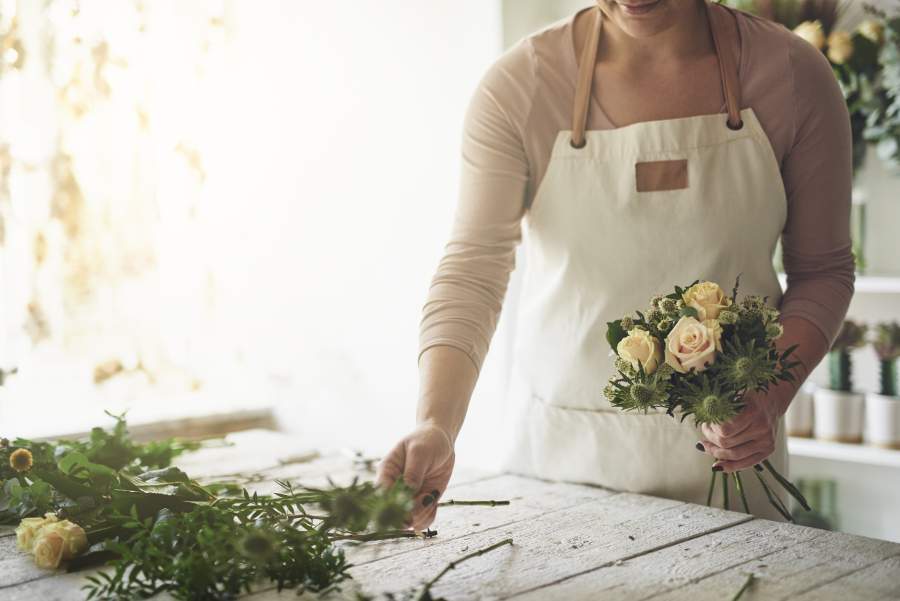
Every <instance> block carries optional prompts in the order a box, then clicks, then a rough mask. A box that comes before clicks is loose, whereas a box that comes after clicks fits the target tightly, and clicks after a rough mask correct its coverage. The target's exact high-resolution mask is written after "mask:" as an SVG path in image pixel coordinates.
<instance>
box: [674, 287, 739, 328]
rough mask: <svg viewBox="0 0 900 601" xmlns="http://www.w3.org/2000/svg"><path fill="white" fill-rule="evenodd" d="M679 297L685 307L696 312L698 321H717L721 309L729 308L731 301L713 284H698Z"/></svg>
mask: <svg viewBox="0 0 900 601" xmlns="http://www.w3.org/2000/svg"><path fill="white" fill-rule="evenodd" d="M681 296H682V300H683V301H684V304H685V305H687V306H688V307H693V308H694V309H696V310H697V315H698V316H699V319H700V321H705V320H707V319H717V318H718V317H719V313H721V312H722V309H724V308H726V307H730V306H731V299H730V298H728V297H727V296H725V292H724V291H723V290H722V288H721V287H720V286H719V285H718V284H716V283H715V282H698V283H697V284H694V285H693V286H691V287H690V288H688V289H687V290H685V292H684V294H682V295H681Z"/></svg>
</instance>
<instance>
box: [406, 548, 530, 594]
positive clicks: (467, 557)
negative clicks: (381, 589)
mask: <svg viewBox="0 0 900 601" xmlns="http://www.w3.org/2000/svg"><path fill="white" fill-rule="evenodd" d="M511 544H513V539H511V538H507V539H505V540H502V541H500V542H499V543H494V544H493V545H491V546H489V547H485V548H483V549H479V550H478V551H475V552H473V553H469V554H468V555H464V556H462V557H460V558H459V559H457V560H456V561H451V562H450V563H448V564H447V566H446V567H445V568H444V569H443V570H441V571H440V573H438V575H437V576H435V577H434V578H432V579H431V580H429V581H428V582H426V583H425V588H424V589H422V594H421V595H419V597H418V598H419V599H431V596H430V595H429V594H428V593H429V592H430V591H431V587H433V586H434V585H435V584H437V581H438V580H440V579H441V578H443V577H444V575H445V574H446V573H447V572H449V571H450V570H455V569H456V566H458V565H459V564H461V563H463V562H464V561H468V560H470V559H473V558H475V557H478V556H479V555H484V554H485V553H490V552H491V551H493V550H495V549H499V548H500V547H502V546H504V545H511Z"/></svg>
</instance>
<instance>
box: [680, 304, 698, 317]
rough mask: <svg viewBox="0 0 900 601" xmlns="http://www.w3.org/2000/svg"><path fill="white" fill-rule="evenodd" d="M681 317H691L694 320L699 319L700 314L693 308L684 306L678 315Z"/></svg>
mask: <svg viewBox="0 0 900 601" xmlns="http://www.w3.org/2000/svg"><path fill="white" fill-rule="evenodd" d="M678 314H679V315H680V316H681V317H693V318H694V319H700V313H699V312H698V311H697V309H695V308H694V307H689V306H687V305H685V306H684V307H682V309H681V311H679V313H678Z"/></svg>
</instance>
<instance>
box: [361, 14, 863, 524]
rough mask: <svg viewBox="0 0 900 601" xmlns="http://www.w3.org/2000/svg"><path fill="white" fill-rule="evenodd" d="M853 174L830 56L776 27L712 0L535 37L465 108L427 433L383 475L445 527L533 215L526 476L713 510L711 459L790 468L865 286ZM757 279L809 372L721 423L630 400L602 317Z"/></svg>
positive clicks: (729, 464) (519, 430)
mask: <svg viewBox="0 0 900 601" xmlns="http://www.w3.org/2000/svg"><path fill="white" fill-rule="evenodd" d="M850 180H851V137H850V126H849V118H848V114H847V109H846V106H845V104H844V101H843V98H842V96H841V92H840V90H839V88H838V85H837V83H836V81H835V78H834V76H833V74H832V72H831V69H830V66H829V64H828V62H827V60H826V59H825V58H824V57H823V56H822V55H821V53H820V52H819V51H818V50H817V49H816V48H814V47H813V46H811V45H810V44H808V43H807V42H806V41H804V40H803V39H801V38H799V37H797V36H796V35H794V34H792V33H791V32H789V31H787V30H786V29H784V28H783V27H781V26H780V25H776V24H773V23H770V22H768V21H765V20H762V19H759V18H756V17H753V16H750V15H747V14H744V13H741V12H738V11H734V10H731V9H728V8H725V7H723V6H720V5H718V4H714V3H711V2H709V1H708V0H598V1H597V3H596V6H590V7H587V8H585V9H582V10H580V11H578V12H577V13H576V14H574V15H573V16H572V17H571V18H569V19H566V20H564V21H560V22H557V23H555V24H553V25H551V26H549V27H547V28H545V29H543V30H542V31H539V32H537V33H535V34H533V35H531V36H528V37H527V38H525V39H523V40H522V41H520V42H519V43H518V44H517V45H516V46H515V47H513V48H512V49H510V50H509V51H508V52H506V53H505V54H504V55H503V56H502V57H501V58H500V59H498V60H497V61H496V62H495V63H494V64H493V65H492V67H491V68H490V69H489V70H488V72H487V74H486V75H485V76H484V78H483V79H482V81H481V83H480V85H479V87H478V89H477V91H476V93H475V96H474V97H473V99H472V101H471V104H470V106H469V110H468V113H467V118H466V123H465V136H464V140H463V173H462V186H461V195H460V200H459V205H458V209H457V214H456V218H455V224H454V229H453V234H452V237H451V240H450V242H449V244H448V245H447V247H446V254H445V256H444V258H443V259H442V261H441V263H440V265H439V267H438V270H437V274H436V275H435V277H434V280H433V282H432V286H431V289H430V292H429V298H428V301H427V303H426V304H425V308H424V313H423V317H422V322H421V340H420V355H419V371H420V378H421V382H420V387H421V394H420V399H419V405H418V412H417V418H418V426H417V427H416V428H415V429H414V430H413V431H412V433H410V434H409V435H408V436H406V437H405V438H403V439H402V440H401V441H400V442H399V443H398V444H397V445H396V446H395V447H394V448H393V449H392V450H391V451H390V453H389V454H388V455H387V456H386V457H385V459H384V461H383V462H382V464H381V465H380V468H379V474H378V481H379V482H380V483H381V484H383V485H387V484H390V483H391V482H393V481H394V480H395V479H396V478H398V477H399V476H400V475H402V476H403V477H404V478H405V481H406V482H407V483H408V484H409V485H410V486H412V487H413V488H414V489H415V490H416V491H417V496H416V505H415V509H414V511H413V513H412V516H411V525H412V526H413V527H414V528H417V529H421V528H424V527H425V526H427V525H428V524H430V523H431V522H432V520H433V519H434V517H435V511H436V506H437V503H436V501H437V498H438V497H440V495H441V494H442V493H443V491H444V489H445V488H446V486H447V482H448V480H449V478H450V475H451V472H452V469H453V462H454V452H453V444H454V441H455V439H456V436H457V434H458V433H459V430H460V428H461V426H462V423H463V419H464V416H465V413H466V408H467V405H468V400H469V397H470V395H471V393H472V390H473V387H474V384H475V381H476V379H477V376H478V372H479V370H480V368H481V365H482V362H483V360H484V356H485V354H486V353H487V349H488V345H489V342H490V339H491V336H492V335H493V331H494V327H495V324H496V321H497V318H498V314H499V312H500V308H501V302H502V299H503V297H504V295H505V291H506V285H507V282H508V278H509V273H510V271H511V269H512V268H513V266H514V258H515V254H514V252H515V247H516V245H517V244H518V243H519V242H520V240H521V239H522V235H521V234H522V232H523V228H522V227H521V226H522V224H525V226H526V227H525V228H524V234H525V241H526V244H525V248H526V250H527V252H528V262H527V270H528V271H527V273H526V276H525V283H524V289H523V292H522V295H523V296H522V301H521V302H522V308H521V313H520V314H519V316H518V319H517V331H516V344H515V350H514V354H513V367H512V372H511V374H512V385H511V387H510V395H511V399H512V400H513V401H514V403H515V406H516V416H515V419H514V420H513V421H512V424H511V428H512V433H513V438H514V440H513V444H512V446H511V448H510V452H509V456H508V459H507V464H506V465H507V467H508V468H509V470H510V471H513V472H516V473H521V474H525V475H530V476H536V477H541V478H548V479H555V480H566V481H576V482H585V483H592V484H597V485H601V486H606V487H610V488H613V489H617V490H626V491H632V492H640V493H648V494H654V495H659V496H665V497H670V498H677V499H682V500H685V501H690V502H695V503H704V502H705V498H706V491H707V486H708V483H709V477H710V471H709V470H710V465H712V469H713V470H715V471H725V472H733V471H737V470H741V469H746V468H749V467H751V466H753V465H754V464H756V463H758V462H760V461H761V460H762V459H764V458H766V457H769V459H770V460H771V461H772V462H773V463H774V464H775V465H776V467H781V468H782V469H784V468H785V467H786V466H785V462H786V451H785V435H784V430H783V428H782V425H781V423H782V420H781V416H782V415H783V414H784V412H785V411H786V409H787V407H788V405H789V404H790V402H791V399H792V398H793V395H794V393H795V391H796V386H797V385H799V382H802V381H803V379H805V378H806V376H807V375H808V372H809V369H811V368H812V367H813V366H815V365H816V364H817V363H818V362H819V361H820V360H821V358H822V357H823V356H824V354H825V353H826V352H827V350H828V348H829V346H830V344H831V342H832V340H833V339H834V338H835V336H836V334H837V331H838V329H839V327H840V325H841V322H842V320H843V318H844V315H845V313H846V310H847V306H848V304H849V302H850V298H851V296H852V293H853V281H854V275H853V274H854V263H853V258H852V255H851V251H850V240H849V225H848V222H849V212H850V186H851V181H850ZM779 237H781V238H782V245H783V252H784V255H783V257H784V265H785V271H786V272H787V275H788V284H787V288H786V290H785V291H784V294H783V295H782V291H781V288H780V285H779V283H778V280H777V278H776V274H775V271H774V269H773V267H772V256H773V252H774V249H775V245H776V242H777V240H778V238H779ZM738 274H741V292H742V294H758V295H761V296H767V297H768V298H769V302H770V303H771V304H772V305H774V306H779V307H780V308H781V311H782V324H783V326H784V332H785V333H784V336H783V337H782V338H781V339H780V340H779V344H780V345H781V346H782V347H786V346H789V345H792V344H799V345H800V346H799V350H798V353H799V356H798V358H799V359H800V360H801V361H802V364H803V367H802V368H801V369H800V370H799V373H798V374H797V375H798V376H799V378H798V383H797V384H787V383H786V384H782V385H779V386H778V387H775V388H772V389H770V391H769V393H768V394H767V395H761V394H752V395H748V396H749V398H748V402H747V406H746V409H744V411H743V412H742V413H741V414H740V415H739V416H738V417H736V418H735V419H734V420H732V421H731V422H729V423H726V424H722V425H721V426H712V427H706V426H704V427H703V428H702V430H697V429H695V428H694V427H693V426H691V425H690V423H689V420H688V421H686V422H685V423H680V422H678V421H676V420H673V419H671V418H670V417H669V416H667V415H665V414H662V413H651V414H647V415H642V414H632V413H628V414H626V413H622V412H619V411H617V410H616V409H614V408H612V407H611V406H610V405H609V403H608V401H606V399H605V398H604V397H603V392H602V391H603V388H604V386H605V384H606V381H607V378H608V376H609V375H610V374H611V373H612V369H613V364H612V358H611V357H610V356H609V352H608V347H607V345H606V342H605V339H604V333H605V328H606V322H607V321H610V320H612V319H615V318H618V317H621V316H622V315H624V314H625V313H627V312H629V311H631V310H633V309H634V308H635V307H639V306H643V305H644V303H646V301H647V299H648V298H649V297H651V296H652V295H654V294H656V293H659V292H661V291H664V290H666V289H670V288H671V286H672V285H674V284H676V283H684V282H692V281H694V280H696V279H703V280H711V281H717V282H720V283H722V284H723V285H727V284H730V283H731V282H733V281H734V279H735V277H736V276H737V275H738ZM698 451H701V452H698ZM709 455H711V456H712V458H713V459H710V457H709ZM745 481H746V480H745ZM752 484H756V483H755V482H753V483H752ZM732 492H734V491H732ZM748 494H749V496H750V503H751V509H752V510H753V511H754V512H755V513H756V514H757V515H760V516H763V517H768V518H773V519H777V518H778V516H777V514H775V513H774V510H772V509H771V508H770V506H769V504H768V503H767V502H766V500H765V497H764V496H763V495H762V491H761V490H758V489H757V488H756V487H753V488H751V490H749V491H748ZM732 498H735V497H732Z"/></svg>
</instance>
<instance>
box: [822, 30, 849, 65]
mask: <svg viewBox="0 0 900 601" xmlns="http://www.w3.org/2000/svg"><path fill="white" fill-rule="evenodd" d="M851 56H853V38H852V37H850V34H849V33H847V32H846V31H835V32H832V34H831V35H830V36H828V58H829V60H831V62H833V63H834V64H836V65H843V64H844V63H846V62H847V61H848V60H850V57H851Z"/></svg>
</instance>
